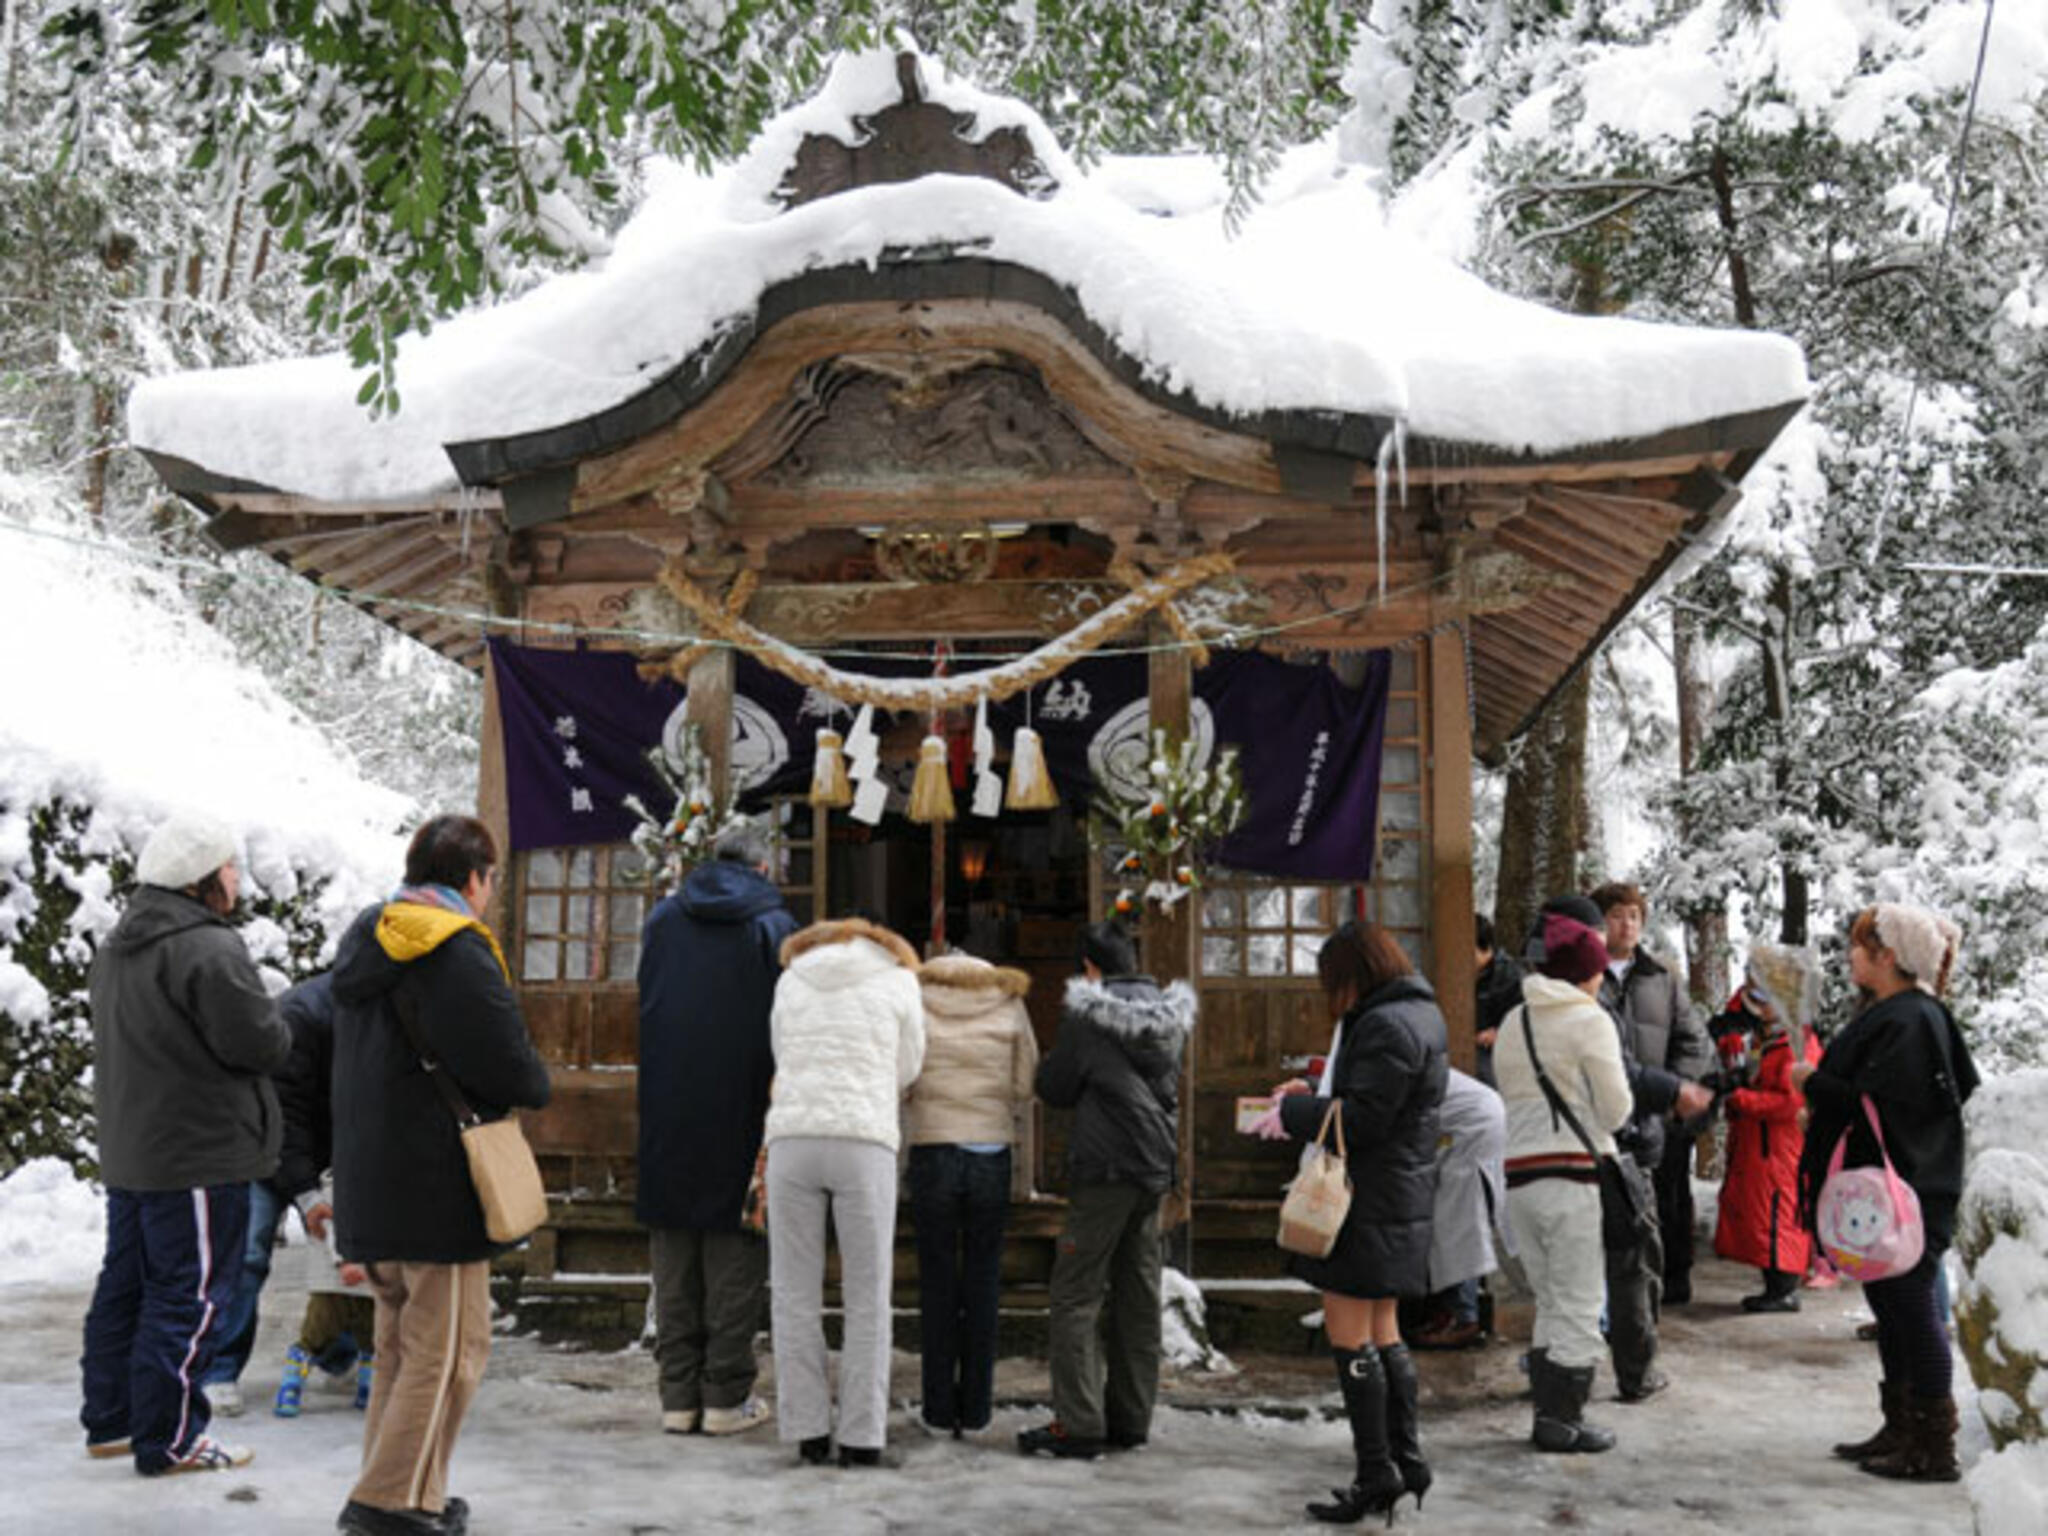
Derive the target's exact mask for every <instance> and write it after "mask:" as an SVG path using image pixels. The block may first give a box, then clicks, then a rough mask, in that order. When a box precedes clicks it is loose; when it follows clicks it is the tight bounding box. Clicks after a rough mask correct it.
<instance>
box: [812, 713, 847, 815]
mask: <svg viewBox="0 0 2048 1536" xmlns="http://www.w3.org/2000/svg"><path fill="white" fill-rule="evenodd" d="M845 745H846V744H845V742H844V741H843V740H842V739H841V738H840V735H839V733H838V732H837V731H835V730H831V729H820V730H819V732H818V755H817V758H816V760H815V761H814V762H813V764H812V766H811V804H813V805H822V806H824V807H825V808H826V809H828V810H835V811H836V810H840V809H843V808H844V807H846V806H849V805H851V804H853V784H852V782H851V781H850V780H849V779H848V778H847V776H846V753H845V751H844V748H845Z"/></svg>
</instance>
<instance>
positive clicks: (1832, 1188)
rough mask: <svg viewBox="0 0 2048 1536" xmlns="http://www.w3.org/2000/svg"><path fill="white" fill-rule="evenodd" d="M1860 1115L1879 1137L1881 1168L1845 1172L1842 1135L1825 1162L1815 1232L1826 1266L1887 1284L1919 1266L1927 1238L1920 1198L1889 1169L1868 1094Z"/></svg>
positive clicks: (1846, 1139)
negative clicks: (1896, 1276) (1832, 1266)
mask: <svg viewBox="0 0 2048 1536" xmlns="http://www.w3.org/2000/svg"><path fill="white" fill-rule="evenodd" d="M1863 1113H1864V1114H1865V1115H1867V1116H1869V1118H1870V1129H1871V1131H1872V1132H1873V1133H1875V1135H1876V1136H1877V1155H1878V1156H1879V1158H1881V1159H1882V1163H1881V1165H1880V1166H1878V1167H1875V1168H1844V1167H1843V1166H1842V1153H1843V1152H1844V1150H1845V1149H1846V1148H1847V1147H1848V1145H1849V1132H1848V1130H1844V1131H1843V1132H1842V1136H1841V1139H1840V1140H1839V1141H1837V1142H1836V1143H1835V1152H1834V1156H1833V1157H1831V1158H1829V1159H1828V1176H1827V1182H1826V1183H1824V1184H1822V1185H1821V1187H1820V1199H1819V1200H1818V1201H1817V1202H1816V1203H1815V1206H1814V1229H1815V1235H1816V1236H1817V1237H1819V1239H1820V1246H1821V1251H1822V1252H1823V1253H1825V1254H1826V1255H1827V1256H1828V1262H1829V1263H1830V1264H1832V1265H1834V1266H1835V1268H1836V1269H1838V1270H1840V1271H1841V1272H1842V1273H1843V1274H1845V1275H1847V1276H1848V1277H1849V1278H1850V1279H1851V1280H1860V1281H1866V1282H1867V1281H1871V1280H1889V1279H1891V1278H1892V1277H1893V1276H1895V1275H1903V1274H1904V1273H1905V1272H1906V1271H1907V1270H1909V1269H1911V1268H1912V1267H1913V1266H1914V1265H1916V1264H1918V1263H1919V1262H1920V1255H1921V1253H1922V1252H1924V1251H1925V1249H1926V1247H1927V1233H1926V1229H1925V1228H1924V1227H1922V1225H1921V1222H1920V1197H1919V1196H1918V1195H1916V1194H1914V1193H1913V1186H1912V1185H1910V1184H1908V1183H1907V1182H1906V1181H1905V1180H1904V1179H1902V1178H1900V1177H1899V1175H1898V1173H1897V1172H1896V1171H1895V1170H1894V1169H1893V1167H1892V1159H1891V1154H1890V1153H1889V1152H1887V1151H1886V1150H1885V1145H1884V1127H1883V1126H1881V1125H1879V1124H1878V1121H1877V1107H1876V1106H1875V1105H1873V1104H1872V1103H1871V1102H1870V1095H1869V1094H1867V1093H1866V1094H1865V1095H1863ZM1851 1129H1853V1127H1852V1128H1851Z"/></svg>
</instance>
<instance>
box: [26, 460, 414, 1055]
mask: <svg viewBox="0 0 2048 1536" xmlns="http://www.w3.org/2000/svg"><path fill="white" fill-rule="evenodd" d="M11 490H12V488H11V487H10V486H9V485H8V484H7V483H5V482H0V518H4V519H5V520H6V525H5V526H4V527H0V651H4V653H5V654H6V655H7V657H8V658H9V661H8V663H7V665H6V667H5V668H4V669H0V863H4V864H5V866H6V868H8V869H9V870H13V871H16V872H19V871H21V870H23V869H24V868H25V867H26V865H27V863H28V858H29V841H28V831H27V824H26V817H27V816H28V815H29V814H30V813H31V812H32V811H33V810H35V808H37V807H38V806H40V805H43V804H46V803H48V802H49V801H51V800H55V799H60V798H61V799H64V800H67V801H69V802H71V803H72V804H74V805H78V806H82V807H89V808H90V810H91V812H92V824H91V827H90V829H89V831H88V833H87V835H86V839H85V842H86V846H87V847H89V848H90V849H91V850H92V851H94V852H96V853H111V852H113V851H114V850H115V849H116V848H117V847H121V846H125V847H126V848H127V850H128V851H129V852H130V853H131V854H133V853H135V852H137V851H139V850H140V849H141V847H142V844H143V842H144V841H145V840H146V839H147V837H148V835H149V832H150V831H151V829H152V828H153V827H154V826H155V825H156V824H157V823H158V821H160V820H161V819H162V818H163V817H164V816H165V815H167V814H169V813H171V812H173V811H176V810H186V809H190V810H200V811H204V812H207V813H209V814H211V815H214V816H217V817H219V818H220V819H221V820H223V821H225V822H226V823H227V824H228V825H229V826H230V827H231V828H233V829H234V832H235V834H236V839H237V841H238V842H239V843H240V844H241V845H242V855H241V863H242V867H243V871H244V873H245V874H246V875H247V877H248V880H249V882H250V883H249V889H250V891H251V892H252V893H254V892H259V891H260V892H262V893H265V894H269V895H273V896H278V897H284V898H289V897H290V896H292V895H293V894H295V893H296V892H297V891H298V889H299V885H300V880H301V877H302V875H303V874H314V875H320V874H324V875H326V876H328V877H329V883H328V885H327V886H326V887H325V889H324V890H323V891H322V893H321V896H320V900H319V903H318V910H319V913H320V916H321V919H322V921H323V922H324V923H325V924H326V925H327V926H328V927H329V928H330V929H331V930H332V931H333V932H335V933H337V934H338V933H339V931H340V927H341V925H342V924H343V923H345V922H346V920H347V919H348V918H349V917H350V916H352V915H353V914H354V913H355V912H356V911H357V910H358V909H359V908H360V907H361V906H362V905H363V903H365V902H367V901H370V900H373V899H375V898H376V897H378V896H380V895H382V894H383V893H384V892H385V891H386V890H387V889H388V888H389V883H390V882H392V881H394V880H396V878H397V876H398V874H399V871H400V868H401V865H402V859H403V854H404V844H403V841H402V840H401V838H400V836H399V834H400V831H401V828H402V827H403V825H404V823H405V821H406V819H407V818H408V816H409V815H410V814H411V813H412V812H413V807H412V805H411V803H410V802H409V801H407V800H406V798H405V797H404V796H402V795H398V794H394V793H392V792H391V791H389V790H385V789H380V788H378V787H377V786H375V785H373V784H370V783H368V782H367V781H366V780H364V779H363V778H362V776H361V775H360V774H358V773H357V772H356V771H355V769H354V767H353V765H352V764H350V763H349V762H348V761H346V760H345V759H343V758H342V757H340V756H339V755H338V754H337V752H336V750H335V747H334V745H333V743H332V742H330V741H329V740H327V739H326V738H325V737H323V736H322V735H321V734H320V732H319V731H318V729H317V728H316V727H315V726H314V725H313V724H312V722H310V721H309V720H307V719H306V718H305V717H304V716H303V715H301V714H300V713H299V712H298V711H297V710H295V709H293V708H292V707H291V706H290V705H289V704H287V703H286V702H285V701H284V700H283V699H282V698H281V697H279V695H278V694H277V693H276V691H275V690H274V689H273V688H271V687H270V686H269V684H268V683H267V682H266V681H264V680H263V679H262V678H261V677H260V676H259V675H257V674H255V673H252V672H251V671H249V670H248V669H247V668H246V667H244V666H243V665H241V664H240V663H239V662H238V661H237V660H236V659H235V657H234V654H233V652H232V650H231V648H230V647H229V645H228V642H227V641H226V640H225V639H223V638H222V637H221V636H220V635H219V634H218V633H216V632H215V631H214V630H213V629H211V628H209V627H208V626H207V625H206V624H205V623H204V622H203V621H202V620H201V619H200V618H199V617H198V616H197V615H196V614H194V613H193V612H192V611H191V609H190V607H189V606H188V603H187V600H186V599H185V597H184V596H183V594H181V593H180V592H179V591H178V588H177V583H176V580H175V578H174V577H172V576H170V575H168V574H166V573H163V572H159V571H156V570H153V569H151V568H149V567H147V566H143V565H137V564H134V563H131V562H129V561H126V560H123V559H121V558H119V557H118V556H116V555H109V554H102V553H94V552H91V551H89V550H84V549H80V548H78V547H76V546H75V545H74V544H72V543H70V542H68V540H69V537H70V535H71V533H72V532H73V530H71V529H69V528H68V527H67V526H66V525H64V524H62V523H60V522H57V521H56V520H55V519H49V518H40V517H38V516H37V515H36V513H35V511H34V509H33V506H32V504H31V505H30V506H27V507H17V506H16V505H15V504H14V501H13V497H12V494H11ZM96 878H98V879H99V880H100V881H101V884H102V888H100V889H88V890H81V891H80V893H79V894H80V895H81V896H82V897H84V898H85V902H84V905H83V906H82V907H81V908H80V912H79V916H78V917H77V918H76V919H74V924H73V926H74V928H76V929H79V930H81V931H82V932H85V933H88V934H90V935H91V936H92V937H93V938H94V939H95V940H96V939H97V938H98V936H99V935H100V934H102V933H104V932H105V931H106V930H107V929H108V928H110V927H112V925H113V920H114V918H115V917H116V916H118V904H117V903H116V902H115V901H114V900H113V893H112V892H111V890H108V889H105V888H104V874H103V872H101V873H100V874H99V875H98V876H97V877H96ZM8 919H9V914H7V913H4V912H0V1004H4V1005H5V1011H7V1012H9V1013H11V1014H14V1015H15V1016H16V1017H19V1018H24V1019H32V1018H37V1017H40V1016H41V1014H42V1011H43V1006H42V1004H43V1001H44V1000H42V999H41V998H39V997H38V996H37V994H39V993H40V992H41V990H42V989H41V988H40V986H36V985H35V984H34V983H33V979H32V978H29V977H28V976H27V974H26V972H25V971H22V970H21V968H20V966H19V964H18V963H17V962H15V961H14V959H13V957H12V949H11V941H12V940H13V938H14V937H15V933H14V925H13V923H12V922H10V921H9V920H8ZM270 926H271V927H273V928H274V925H270ZM251 937H252V938H260V934H255V933H252V934H251ZM259 948H260V946H259ZM17 1010H18V1011H17Z"/></svg>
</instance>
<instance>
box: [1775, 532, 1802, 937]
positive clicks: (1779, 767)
mask: <svg viewBox="0 0 2048 1536" xmlns="http://www.w3.org/2000/svg"><path fill="white" fill-rule="evenodd" d="M1764 715H1765V717H1766V718H1767V719H1769V720H1770V722H1771V724H1772V725H1773V726H1774V727H1775V729H1774V730H1773V732H1772V733H1771V734H1772V740H1771V749H1772V751H1773V752H1774V753H1775V754H1776V755H1775V757H1774V758H1773V760H1772V765H1771V783H1772V786H1773V787H1774V788H1775V789H1776V790H1777V792H1778V805H1779V807H1780V808H1781V809H1784V808H1788V807H1789V806H1790V804H1791V798H1792V764H1791V761H1790V760H1789V759H1788V758H1787V756H1786V751H1785V749H1786V748H1787V747H1788V746H1789V745H1790V743H1791V739H1792V573H1791V572H1790V571H1787V570H1786V569H1785V568H1784V567H1783V566H1782V565H1781V566H1779V567H1778V568H1777V571H1776V573H1775V575H1774V576H1773V577H1772V580H1771V595H1770V598H1769V600H1768V614H1767V618H1766V629H1765V634H1764ZM1779 869H1780V871H1781V873H1782V875H1783V878H1784V882H1785V910H1784V912H1783V914H1782V915H1781V917H1780V919H1779V922H1778V938H1779V941H1780V942H1782V943H1786V944H1804V943H1805V942H1806V918H1807V896H1808V892H1807V882H1806V872H1805V871H1804V870H1802V869H1801V868H1799V864H1798V861H1797V859H1796V858H1794V857H1793V856H1792V855H1790V854H1787V855H1785V857H1784V858H1783V859H1781V860H1780V862H1779Z"/></svg>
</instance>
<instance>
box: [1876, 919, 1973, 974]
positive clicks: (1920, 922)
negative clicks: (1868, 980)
mask: <svg viewBox="0 0 2048 1536" xmlns="http://www.w3.org/2000/svg"><path fill="white" fill-rule="evenodd" d="M1871 915H1872V918H1873V920H1874V921H1875V922H1876V924H1877V941H1878V943H1880V944H1882V945H1883V946H1884V947H1885V948H1886V949H1888V950H1890V951H1891V952H1892V954H1893V955H1895V956H1897V958H1898V962H1899V969H1900V970H1902V971H1904V972H1905V973H1906V974H1907V975H1909V976H1911V977H1912V978H1913V985H1915V986H1916V987H1918V988H1919V989H1920V990H1921V991H1922V992H1932V991H1934V990H1935V987H1936V985H1937V984H1938V983H1939V982H1940V981H1941V980H1942V979H1943V978H1942V970H1943V962H1944V961H1946V962H1947V964H1948V965H1949V966H1950V967H1953V966H1954V964H1955V957H1956V954H1957V952H1958V951H1960V950H1961V949H1962V947H1963V930H1962V929H1960V928H1958V927H1957V926H1956V925H1955V924H1954V923H1952V922H1950V921H1949V920H1948V919H1947V918H1945V917H1943V916H1942V915H1941V914H1940V913H1938V912H1930V911H1928V910H1927V909H1926V908H1925V907H1909V906H1907V905H1905V904H1904V903H1903V902H1895V901H1881V902H1879V903H1878V904H1877V905H1876V907H1874V908H1872V910H1871Z"/></svg>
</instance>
